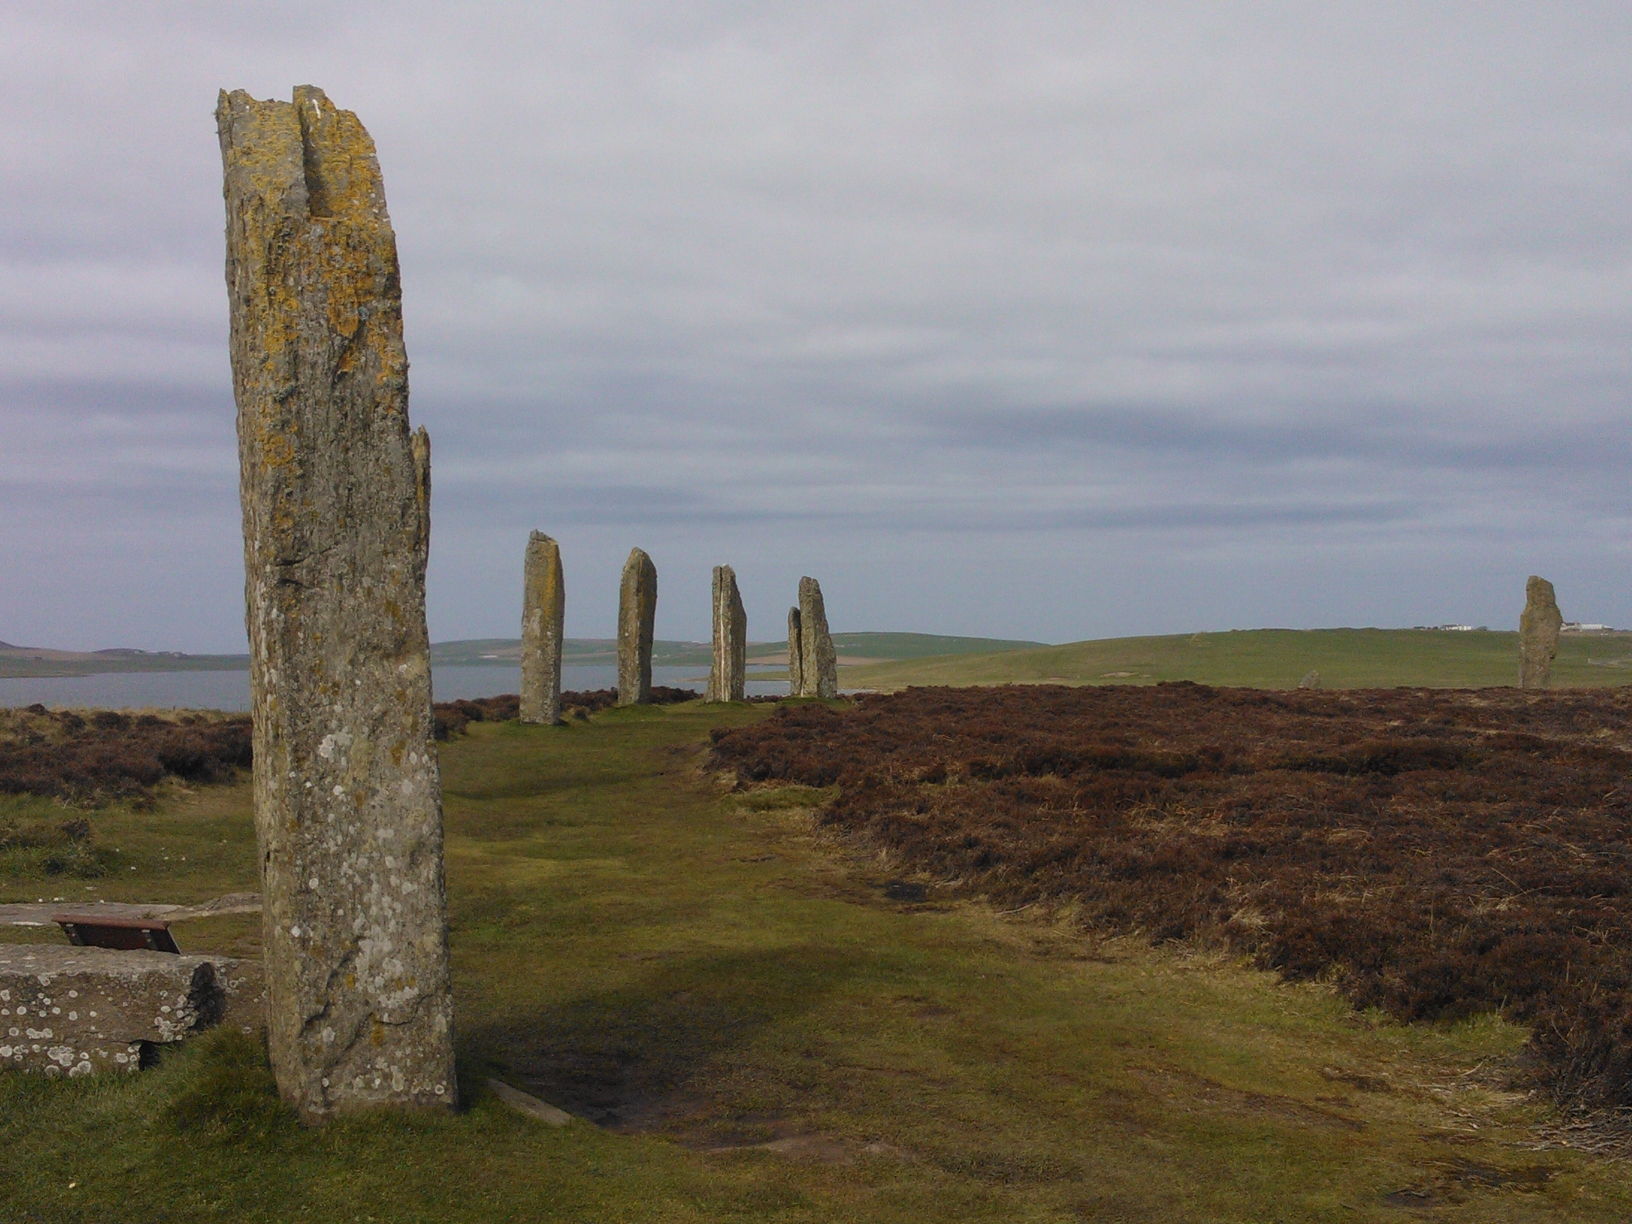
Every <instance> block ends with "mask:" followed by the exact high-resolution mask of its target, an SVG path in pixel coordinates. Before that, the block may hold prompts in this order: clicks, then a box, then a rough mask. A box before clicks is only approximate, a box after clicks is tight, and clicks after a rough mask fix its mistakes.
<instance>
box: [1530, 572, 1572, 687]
mask: <svg viewBox="0 0 1632 1224" xmlns="http://www.w3.org/2000/svg"><path fill="white" fill-rule="evenodd" d="M1563 626H1564V615H1563V613H1561V612H1560V611H1559V610H1558V597H1557V596H1556V595H1554V593H1553V584H1552V583H1550V582H1548V581H1547V580H1546V579H1545V578H1537V577H1536V576H1535V575H1534V574H1532V575H1530V578H1529V580H1528V581H1527V582H1526V583H1525V584H1524V611H1523V612H1522V613H1521V614H1520V615H1519V687H1520V688H1535V689H1540V688H1546V687H1547V685H1548V684H1549V683H1550V682H1551V680H1552V676H1553V658H1554V656H1556V655H1557V654H1558V634H1559V630H1560V629H1562V628H1563Z"/></svg>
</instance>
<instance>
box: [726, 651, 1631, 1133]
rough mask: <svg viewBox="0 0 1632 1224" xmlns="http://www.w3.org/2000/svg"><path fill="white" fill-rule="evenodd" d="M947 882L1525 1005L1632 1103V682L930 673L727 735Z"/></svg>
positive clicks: (1320, 969) (1284, 963) (1598, 1085)
mask: <svg viewBox="0 0 1632 1224" xmlns="http://www.w3.org/2000/svg"><path fill="white" fill-rule="evenodd" d="M713 756H714V761H715V763H716V765H717V766H719V767H722V768H730V769H734V770H735V771H736V772H737V774H738V776H739V777H740V778H742V779H743V780H744V781H748V782H789V783H800V784H804V785H807V786H819V787H826V786H833V785H836V786H837V797H836V798H835V799H834V800H833V801H832V802H831V803H830V804H829V806H828V807H827V808H826V809H825V811H824V813H823V820H824V821H825V822H826V823H828V824H829V825H832V826H837V827H838V828H840V829H842V830H845V831H847V832H849V833H851V834H854V835H858V836H860V837H862V838H864V839H866V840H868V841H869V842H870V843H872V844H874V845H876V846H879V847H883V848H887V849H888V850H889V851H891V852H893V854H894V855H895V856H896V857H897V859H898V861H899V863H900V864H901V866H902V867H904V868H905V869H907V870H911V871H916V872H918V873H920V874H921V875H922V877H923V878H925V879H926V880H939V881H943V882H944V883H943V884H942V885H940V886H939V887H942V888H945V889H947V890H949V891H952V892H960V893H963V894H965V895H984V896H986V897H988V898H990V899H991V900H992V901H994V902H996V903H999V904H1002V905H1003V906H1005V907H1012V906H1019V905H1025V904H1028V903H1032V902H1046V903H1068V904H1072V905H1075V906H1076V907H1077V909H1078V912H1079V913H1080V915H1081V918H1082V920H1083V921H1084V922H1085V923H1086V924H1087V925H1089V926H1091V927H1095V928H1099V929H1102V930H1106V931H1111V932H1142V933H1144V934H1146V935H1148V936H1149V937H1150V938H1151V939H1152V940H1155V941H1163V940H1196V941H1201V942H1217V943H1222V944H1224V945H1226V946H1229V947H1232V948H1235V949H1238V950H1241V951H1244V952H1247V953H1250V954H1251V955H1252V956H1254V957H1255V958H1256V960H1257V961H1258V963H1260V964H1261V965H1263V966H1265V967H1268V968H1273V969H1275V970H1278V971H1279V972H1280V973H1282V974H1283V975H1285V976H1286V977H1287V978H1290V979H1314V978H1325V979H1328V980H1330V981H1332V982H1333V983H1334V984H1335V985H1336V986H1337V987H1338V988H1339V989H1340V990H1342V991H1343V992H1344V993H1345V994H1346V995H1347V997H1348V998H1349V999H1351V1000H1352V1001H1353V1003H1354V1004H1355V1005H1356V1006H1357V1007H1361V1008H1380V1009H1383V1010H1385V1011H1387V1012H1388V1013H1390V1014H1391V1015H1393V1016H1395V1017H1397V1018H1399V1019H1402V1020H1435V1019H1454V1018H1458V1017H1462V1016H1467V1015H1469V1014H1472V1013H1475V1012H1479V1011H1485V1010H1500V1011H1502V1012H1504V1013H1506V1014H1507V1015H1508V1016H1510V1017H1511V1018H1513V1019H1516V1020H1521V1021H1525V1022H1528V1023H1530V1024H1531V1026H1532V1030H1531V1031H1532V1036H1531V1039H1530V1045H1529V1058H1528V1071H1527V1074H1529V1075H1532V1076H1534V1077H1536V1078H1537V1079H1538V1080H1539V1082H1540V1083H1542V1084H1543V1085H1545V1087H1546V1088H1547V1089H1549V1090H1550V1091H1551V1092H1552V1093H1553V1094H1554V1095H1555V1096H1556V1097H1557V1098H1558V1099H1559V1100H1560V1101H1561V1102H1563V1103H1567V1104H1572V1105H1581V1106H1587V1107H1626V1106H1632V846H1629V844H1628V840H1627V838H1628V831H1629V829H1632V793H1629V790H1628V788H1627V784H1626V779H1627V776H1628V773H1629V772H1632V694H1629V693H1628V692H1627V691H1626V690H1624V689H1609V690H1598V691H1585V690H1575V691H1564V692H1552V693H1540V692H1523V691H1519V690H1514V689H1488V690H1477V691H1446V690H1427V689H1392V690H1349V691H1343V692H1335V691H1322V690H1318V689H1303V690H1291V691H1283V692H1267V691H1262V690H1252V689H1214V688H1209V687H1205V686H1201V685H1195V684H1189V683H1180V684H1163V685H1157V686H1155V687H1139V688H1133V687H1123V688H1117V687H1085V688H1066V687H1057V686H1028V687H1005V688H988V689H933V688H922V689H908V690H906V691H905V692H902V693H898V694H895V695H891V696H868V697H862V698H860V699H859V700H858V701H857V702H856V704H855V706H854V707H853V708H852V709H849V710H845V711H838V710H833V709H830V708H828V707H825V706H816V705H809V706H797V707H783V708H781V709H779V710H778V711H777V713H776V715H775V716H774V717H772V718H770V719H768V720H766V721H765V722H764V723H762V724H759V725H756V726H748V727H741V728H737V729H735V730H730V731H721V732H716V733H715V735H714V749H713Z"/></svg>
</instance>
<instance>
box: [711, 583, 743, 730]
mask: <svg viewBox="0 0 1632 1224" xmlns="http://www.w3.org/2000/svg"><path fill="white" fill-rule="evenodd" d="M747 673H748V613H747V612H745V611H744V610H743V607H742V594H741V592H739V591H738V590H737V572H736V571H735V570H734V569H732V568H731V567H730V566H729V565H716V566H715V567H714V654H713V658H712V660H711V662H710V665H709V669H708V690H707V691H706V692H705V693H704V694H703V700H704V701H741V700H742V698H743V694H744V693H745V692H746V689H747Z"/></svg>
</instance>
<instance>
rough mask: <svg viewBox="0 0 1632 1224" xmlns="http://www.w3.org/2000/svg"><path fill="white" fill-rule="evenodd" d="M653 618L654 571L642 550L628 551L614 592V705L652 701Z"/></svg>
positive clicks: (655, 586)
mask: <svg viewBox="0 0 1632 1224" xmlns="http://www.w3.org/2000/svg"><path fill="white" fill-rule="evenodd" d="M656 618H657V567H656V566H655V565H653V564H652V559H651V558H650V557H648V556H647V555H646V554H645V553H644V552H643V551H642V550H640V549H638V548H632V549H630V550H629V560H627V561H625V562H624V563H623V584H622V585H621V586H620V587H619V588H618V704H619V705H620V706H624V705H644V704H645V703H646V702H648V701H650V700H651V699H652V625H653V623H654V622H655V621H656Z"/></svg>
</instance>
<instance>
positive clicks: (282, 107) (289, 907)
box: [216, 86, 455, 1120]
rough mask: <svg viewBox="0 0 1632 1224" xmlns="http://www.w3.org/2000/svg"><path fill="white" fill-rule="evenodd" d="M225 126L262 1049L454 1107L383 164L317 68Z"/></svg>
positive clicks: (403, 364)
mask: <svg viewBox="0 0 1632 1224" xmlns="http://www.w3.org/2000/svg"><path fill="white" fill-rule="evenodd" d="M216 122H217V126H218V129H219V132H220V138H221V159H222V167H223V173H224V194H225V198H226V213H227V296H228V302H229V305H230V314H231V329H230V350H231V357H232V379H233V392H234V395H235V398H236V400H237V405H238V457H239V473H240V479H239V492H240V500H241V502H242V508H243V525H244V583H245V586H244V595H245V605H246V615H245V619H246V621H247V625H248V629H249V644H250V697H251V702H252V712H253V715H254V727H255V730H254V743H255V771H254V794H255V825H256V834H257V839H258V841H259V848H260V871H261V884H262V887H261V892H262V894H263V898H264V903H265V908H264V909H263V911H262V932H263V937H264V938H263V944H264V948H265V967H266V989H267V999H268V1006H267V1044H268V1049H269V1052H270V1055H271V1060H272V1070H273V1073H274V1075H275V1076H276V1078H277V1082H278V1088H279V1091H280V1092H281V1093H282V1094H283V1096H284V1097H285V1098H286V1099H288V1100H289V1101H290V1102H291V1103H292V1104H294V1106H295V1107H296V1108H297V1109H298V1110H299V1111H300V1113H301V1115H302V1116H303V1117H305V1118H307V1119H308V1120H317V1119H320V1118H323V1117H326V1116H328V1115H330V1114H332V1113H334V1112H336V1111H337V1110H342V1109H356V1108H360V1107H366V1106H370V1105H435V1106H452V1105H453V1104H454V1100H455V1084H454V1066H453V995H452V989H451V985H450V979H449V971H448V941H447V917H446V900H445V890H444V883H443V862H442V786H441V775H440V772H439V770H438V764H437V756H436V746H435V742H434V735H433V733H434V729H435V728H434V722H433V720H432V715H431V669H430V641H429V635H428V634H427V632H426V625H425V565H426V560H427V557H428V554H429V548H430V530H431V518H430V497H431V466H430V441H429V439H428V438H427V437H426V435H425V431H424V430H423V429H421V430H419V431H418V432H417V433H414V432H411V431H410V429H409V423H408V357H407V352H406V350H405V349H404V347H403V339H402V287H401V280H400V274H399V269H398V264H397V247H396V237H395V235H394V233H393V232H392V229H391V219H390V217H389V216H388V215H387V212H386V206H385V189H384V185H383V183H382V181H381V178H380V168H379V163H378V161H377V160H376V158H375V153H374V143H373V141H372V140H370V139H369V136H368V133H367V132H366V131H365V130H364V129H363V125H362V124H361V123H360V122H358V120H357V116H355V115H353V114H352V113H351V112H349V111H343V110H337V109H336V108H335V106H334V104H333V103H332V102H330V101H329V99H328V98H327V97H326V96H324V94H323V91H322V90H320V89H315V88H312V87H311V86H301V87H299V88H297V89H296V90H295V93H294V101H293V102H292V103H289V102H259V101H256V100H255V99H253V98H251V97H250V96H249V95H248V94H246V93H243V92H241V91H239V92H234V93H232V94H225V93H223V94H222V95H221V99H220V103H219V105H218V107H217V110H216Z"/></svg>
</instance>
